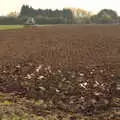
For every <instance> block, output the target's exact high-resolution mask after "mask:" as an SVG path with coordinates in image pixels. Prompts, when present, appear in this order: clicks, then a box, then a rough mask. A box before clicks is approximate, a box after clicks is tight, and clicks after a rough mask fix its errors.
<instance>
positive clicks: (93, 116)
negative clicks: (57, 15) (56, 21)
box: [0, 25, 120, 120]
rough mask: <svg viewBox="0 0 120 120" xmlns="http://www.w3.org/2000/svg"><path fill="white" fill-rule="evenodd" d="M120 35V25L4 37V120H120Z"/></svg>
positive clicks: (0, 98)
mask: <svg viewBox="0 0 120 120" xmlns="http://www.w3.org/2000/svg"><path fill="white" fill-rule="evenodd" d="M119 31H120V26H119V25H81V26H80V25H57V26H56V25H54V26H45V27H32V28H24V29H20V30H4V31H0V92H1V93H0V106H1V108H2V109H1V111H0V117H1V120H2V119H3V118H5V117H6V119H7V118H8V116H9V119H13V118H12V117H14V119H15V120H18V119H19V118H20V119H28V120H30V119H31V120H34V119H35V120H39V119H58V120H62V119H69V120H77V119H78V120H120V34H119ZM15 109H16V110H18V112H17V113H16V112H15ZM18 113H19V114H18ZM24 113H25V115H24ZM13 114H14V115H13ZM24 116H25V117H26V118H24Z"/></svg>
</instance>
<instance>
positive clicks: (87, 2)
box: [0, 0, 120, 15]
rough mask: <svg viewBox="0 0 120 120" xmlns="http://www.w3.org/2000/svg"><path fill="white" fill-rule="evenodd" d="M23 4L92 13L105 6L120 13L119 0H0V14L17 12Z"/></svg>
mask: <svg viewBox="0 0 120 120" xmlns="http://www.w3.org/2000/svg"><path fill="white" fill-rule="evenodd" d="M23 4H28V5H30V6H32V7H33V8H35V9H37V8H41V9H46V8H51V9H62V8H66V7H74V8H82V9H85V10H88V11H90V12H93V13H96V12H98V11H99V10H101V9H104V8H107V9H113V10H115V11H117V13H118V14H119V15H120V0H0V15H6V14H7V13H9V12H13V11H17V12H19V11H20V8H21V6H22V5H23Z"/></svg>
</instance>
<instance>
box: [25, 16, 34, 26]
mask: <svg viewBox="0 0 120 120" xmlns="http://www.w3.org/2000/svg"><path fill="white" fill-rule="evenodd" d="M25 24H26V25H35V20H34V18H32V17H29V18H28V19H27V21H26V22H25Z"/></svg>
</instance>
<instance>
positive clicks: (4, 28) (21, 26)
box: [0, 25, 24, 30]
mask: <svg viewBox="0 0 120 120" xmlns="http://www.w3.org/2000/svg"><path fill="white" fill-rule="evenodd" d="M23 27H24V26H23V25H0V30H10V29H20V28H23Z"/></svg>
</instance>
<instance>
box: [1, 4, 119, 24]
mask: <svg viewBox="0 0 120 120" xmlns="http://www.w3.org/2000/svg"><path fill="white" fill-rule="evenodd" d="M30 17H31V18H34V20H35V22H36V24H94V23H95V24H111V23H120V17H119V16H118V14H117V12H116V11H114V10H111V9H103V10H101V11H100V12H99V13H98V14H96V15H93V14H91V13H90V12H88V11H86V10H82V9H75V8H74V9H73V8H64V9H63V10H58V9H56V10H52V9H45V10H43V9H37V10H36V9H34V8H32V7H31V6H28V5H23V6H22V7H21V11H20V13H19V14H18V15H17V13H16V12H11V13H9V14H8V16H1V17H0V24H6V25H7V24H14V25H15V24H25V22H26V21H27V20H28V18H30Z"/></svg>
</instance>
